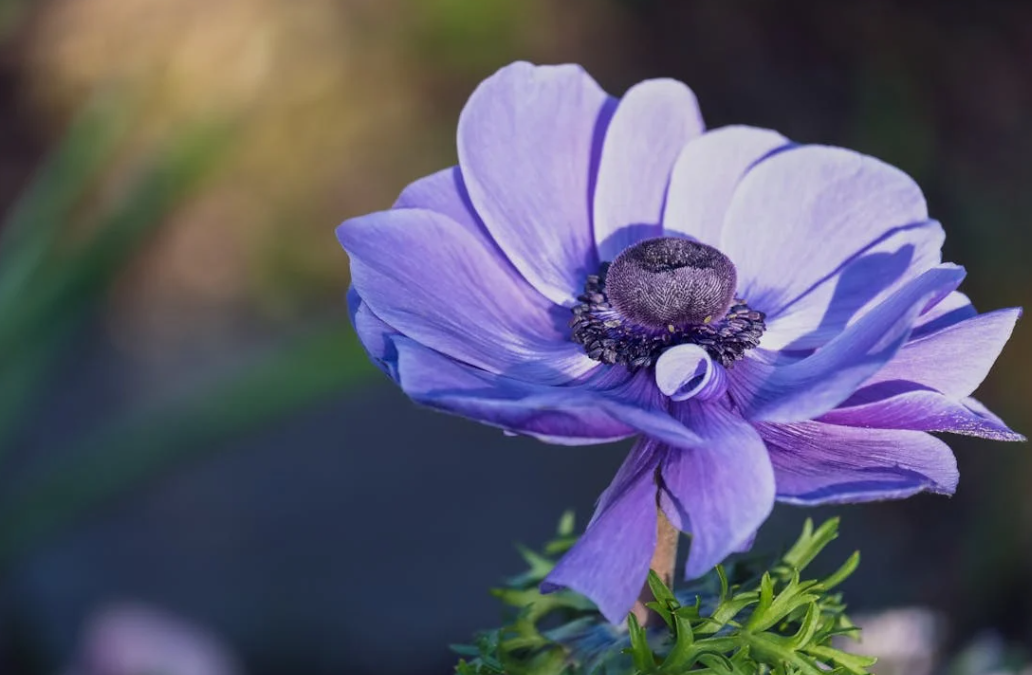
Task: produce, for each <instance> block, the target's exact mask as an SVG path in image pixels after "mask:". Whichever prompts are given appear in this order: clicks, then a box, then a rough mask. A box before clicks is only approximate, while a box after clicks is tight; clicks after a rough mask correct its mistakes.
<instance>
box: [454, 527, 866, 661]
mask: <svg viewBox="0 0 1032 675" xmlns="http://www.w3.org/2000/svg"><path fill="white" fill-rule="evenodd" d="M572 532H573V519H572V516H571V515H570V514H567V515H565V516H564V517H563V520H562V522H561V523H560V528H559V536H558V538H557V539H556V540H554V541H552V542H550V543H549V544H547V545H546V546H545V548H544V550H543V552H542V553H537V552H534V551H529V550H526V549H524V550H522V551H521V552H522V553H523V557H524V558H525V559H526V561H527V562H528V564H529V565H530V569H529V570H528V571H527V572H525V573H524V574H521V575H520V576H518V577H515V578H512V579H509V580H508V581H507V582H506V584H505V585H504V586H503V587H502V588H499V589H495V590H494V591H493V593H494V595H495V596H496V597H498V598H499V599H500V600H502V601H503V602H504V603H505V604H507V605H509V606H511V607H513V608H515V609H516V613H515V616H514V618H513V620H512V621H511V622H510V623H508V624H507V625H505V626H503V627H502V628H499V629H497V630H492V631H486V632H482V633H480V634H478V635H477V637H476V640H475V642H474V644H472V645H461V646H456V647H453V649H455V651H457V652H458V653H459V654H460V655H462V656H463V657H465V658H464V659H463V660H460V662H459V664H458V666H457V667H456V672H457V673H458V675H501V674H505V675H625V674H631V673H633V674H634V675H651V674H656V675H660V674H663V675H666V674H669V675H676V674H679V673H712V674H713V675H767V674H770V675H828V674H831V675H847V674H848V675H868V670H867V669H868V667H869V666H870V665H872V664H873V663H874V659H873V658H870V657H866V656H859V655H857V654H854V653H850V652H846V651H842V650H841V649H839V648H837V647H836V646H833V644H832V639H833V638H834V637H836V636H840V635H844V636H849V637H852V638H856V637H858V633H859V631H858V629H857V628H856V627H855V626H854V625H853V624H852V623H851V622H850V620H849V618H848V617H847V616H846V614H845V604H844V603H843V601H842V595H841V593H838V592H835V588H836V587H837V586H838V585H839V584H840V583H841V582H842V581H843V580H844V579H846V578H847V577H848V576H849V575H850V574H851V573H852V572H853V571H854V570H855V569H856V567H857V565H858V564H859V561H860V556H859V553H854V554H853V555H852V556H850V558H849V559H848V560H847V561H846V562H845V563H844V564H843V565H842V566H841V567H840V568H839V569H838V570H837V571H835V572H834V573H833V574H831V575H830V576H827V577H824V578H819V579H805V580H804V579H803V572H804V571H805V570H806V569H807V567H808V566H809V564H810V563H811V562H812V561H813V560H814V558H815V557H817V555H818V554H819V553H820V552H821V551H822V549H824V547H825V546H827V545H828V543H829V542H831V541H832V540H833V539H835V538H836V537H837V536H838V519H831V520H828V521H827V522H825V523H824V524H822V525H821V526H820V527H818V528H816V529H815V528H814V526H813V522H812V521H810V520H807V521H806V524H805V526H804V528H803V532H802V534H801V535H800V537H799V539H798V540H797V541H796V543H795V544H794V545H793V546H792V547H791V548H790V549H789V550H788V551H787V552H786V553H785V554H784V555H783V556H781V557H780V558H778V559H774V560H772V561H768V562H769V563H770V564H767V565H762V566H760V565H759V564H758V563H759V561H758V560H757V559H755V558H753V559H743V560H741V561H739V562H737V563H734V564H732V565H730V566H728V567H727V568H725V567H724V566H717V567H716V569H714V570H713V571H712V572H710V574H708V575H707V576H706V577H704V578H702V579H700V580H697V581H695V582H692V583H691V584H690V585H688V586H686V587H685V588H684V589H679V590H678V591H677V592H676V593H675V592H673V591H671V590H670V589H669V588H668V587H667V586H666V585H665V584H664V583H663V582H662V581H661V580H660V578H659V577H658V576H657V575H656V574H654V573H651V572H650V576H649V581H648V583H649V586H650V588H651V590H652V594H653V596H654V597H655V600H654V602H651V603H649V605H648V606H649V608H650V609H651V610H652V611H653V612H655V613H656V614H657V615H658V616H659V617H660V618H661V619H662V624H663V625H662V626H660V627H658V628H646V627H643V626H641V625H639V623H638V621H637V620H636V619H635V617H634V616H633V615H629V616H628V618H627V624H626V626H625V627H615V626H611V625H609V624H608V623H606V621H605V619H603V618H602V616H601V615H600V614H599V613H598V611H597V609H595V607H594V605H592V604H591V602H590V601H588V600H587V599H585V598H584V597H582V596H580V595H577V594H575V593H573V592H569V591H563V592H559V593H553V594H549V595H542V594H541V593H539V592H538V590H537V587H538V584H539V583H540V582H541V580H542V579H543V578H544V577H545V575H547V574H548V572H549V571H550V570H551V569H552V567H553V566H554V564H555V562H554V560H555V558H556V557H558V556H559V555H561V554H562V553H564V552H565V551H567V550H568V549H569V548H570V547H571V546H572V545H573V543H574V542H575V541H576V537H574V536H573V534H572ZM762 568H766V569H762Z"/></svg>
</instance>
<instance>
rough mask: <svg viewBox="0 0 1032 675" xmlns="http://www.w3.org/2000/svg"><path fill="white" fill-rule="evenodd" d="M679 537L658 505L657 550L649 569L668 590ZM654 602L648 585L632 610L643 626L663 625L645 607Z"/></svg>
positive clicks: (660, 619)
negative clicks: (646, 604)
mask: <svg viewBox="0 0 1032 675" xmlns="http://www.w3.org/2000/svg"><path fill="white" fill-rule="evenodd" d="M679 535H680V532H678V531H677V528H676V527H674V526H673V525H672V524H671V523H670V520H669V519H668V518H667V517H666V514H664V513H663V509H662V508H659V505H658V504H657V505H656V550H655V551H653V553H652V562H651V563H649V568H650V569H651V570H652V571H653V572H655V573H656V574H657V575H659V578H660V579H662V580H663V583H664V584H666V585H667V587H668V588H669V587H671V585H672V582H673V580H674V566H675V564H676V562H677V539H678V536H679ZM653 600H655V597H653V595H652V590H651V589H650V588H649V585H648V583H646V584H645V586H644V587H643V588H642V589H641V595H639V596H638V601H637V602H635V603H634V607H633V608H631V612H633V613H634V618H636V619H637V620H638V623H639V624H641V625H642V626H659V625H662V624H663V619H662V618H661V617H660V616H659V615H658V614H656V613H655V612H653V611H652V610H650V609H649V608H648V607H646V606H645V603H647V602H652V601H653Z"/></svg>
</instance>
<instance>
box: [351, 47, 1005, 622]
mask: <svg viewBox="0 0 1032 675" xmlns="http://www.w3.org/2000/svg"><path fill="white" fill-rule="evenodd" d="M458 156H459V164H458V166H455V167H452V168H449V169H445V170H443V171H440V172H438V173H435V174H433V175H431V176H427V177H425V178H422V179H420V180H417V181H416V182H414V183H412V184H411V185H409V186H408V187H407V188H405V190H404V191H403V192H402V193H401V196H400V197H399V198H398V200H397V202H396V203H395V204H394V206H393V208H391V209H390V210H387V211H382V212H379V213H373V214H370V215H366V216H361V217H359V218H354V219H351V220H348V221H346V222H345V223H344V224H342V225H341V226H340V227H339V228H338V230H337V236H338V237H339V239H340V242H341V244H342V245H343V246H344V248H345V249H346V251H347V253H348V255H349V256H350V259H351V278H352V288H351V290H350V292H349V303H350V309H351V314H352V320H353V322H354V325H355V329H356V331H357V332H358V335H359V337H360V338H361V341H362V343H363V344H364V345H365V348H366V350H367V351H368V352H369V355H370V357H371V358H372V359H373V360H374V361H375V362H376V363H377V364H378V365H379V366H380V367H381V369H382V370H383V371H384V372H385V373H386V374H387V375H388V376H389V377H390V378H391V379H392V380H394V381H395V382H396V383H397V384H398V385H399V386H400V387H401V388H402V389H403V390H404V391H405V393H406V394H408V395H409V396H410V397H411V398H412V399H413V400H415V401H417V402H419V403H421V404H424V405H427V406H430V407H432V408H436V409H438V410H443V411H447V412H450V413H455V414H458V415H462V416H464V417H469V418H472V419H475V420H478V421H480V422H483V423H486V424H490V425H493V426H496V427H500V428H502V429H503V430H505V431H506V432H508V433H516V434H525V435H529V436H534V437H536V438H539V439H541V440H544V441H546V442H549V443H560V444H571V445H573V444H588V443H607V442H610V441H616V440H619V439H623V438H628V437H631V436H635V437H637V441H636V444H635V445H634V447H633V449H632V450H631V453H630V455H629V457H628V458H627V460H626V461H625V463H624V464H623V466H622V468H621V469H620V470H619V472H618V473H617V475H616V477H615V479H614V480H613V482H612V484H611V485H610V487H609V488H608V489H607V490H606V491H605V492H604V493H603V494H602V496H601V497H600V499H599V501H598V505H597V509H596V512H595V514H594V517H593V519H592V520H591V522H590V524H589V525H588V527H587V530H586V531H585V533H584V535H583V536H582V537H581V539H580V540H579V542H578V543H577V545H576V546H575V547H574V548H573V549H571V550H570V551H569V553H567V554H566V556H565V557H564V558H562V560H560V562H559V564H558V565H557V566H556V567H555V569H554V570H553V571H552V573H551V574H550V575H549V577H548V579H547V580H546V582H545V584H544V585H543V588H544V590H546V591H547V590H551V589H555V588H560V587H567V588H572V589H574V590H576V591H578V592H580V593H582V594H584V595H586V596H588V597H589V598H591V599H592V600H593V601H594V602H595V603H596V604H597V605H598V607H599V608H600V610H601V611H602V613H603V614H604V615H605V616H606V617H607V618H608V619H609V620H610V621H613V622H617V621H620V620H622V619H623V618H624V617H625V616H626V613H627V611H628V610H629V609H630V607H631V606H632V604H633V603H634V601H635V599H636V598H637V596H638V594H639V592H640V590H641V588H642V585H643V583H644V581H645V579H646V576H647V573H648V569H649V562H650V558H651V555H652V552H653V550H654V547H655V544H656V537H657V518H658V510H659V509H661V510H662V512H663V513H664V514H665V515H666V517H667V518H668V519H669V520H670V521H671V523H673V524H674V525H675V526H676V527H677V528H678V529H680V530H681V531H684V532H687V533H690V534H691V548H690V552H689V557H688V562H687V568H686V570H685V572H686V574H687V576H688V577H695V576H698V575H701V574H703V573H705V572H706V571H707V570H709V569H710V568H711V567H713V566H714V565H715V564H717V563H719V562H720V561H721V560H722V559H724V558H725V557H726V556H727V555H728V554H730V553H732V552H734V551H736V550H741V549H743V548H746V547H747V546H748V545H749V542H750V541H751V539H752V537H753V535H754V533H755V532H756V530H757V528H758V527H759V526H760V525H761V524H762V523H763V521H764V520H765V519H766V518H767V516H768V514H769V513H770V511H771V508H772V506H773V504H774V502H775V501H782V502H789V503H793V504H803V505H813V504H827V503H841V502H860V501H868V500H876V499H895V498H901V497H907V496H909V495H913V494H915V493H917V492H920V491H931V492H938V493H945V494H949V493H952V492H953V491H954V489H955V488H956V485H957V477H958V476H957V465H956V460H955V459H954V456H953V454H952V452H951V451H950V449H949V448H948V447H947V446H946V444H945V443H943V442H942V441H941V440H939V439H938V438H936V437H934V436H932V435H930V434H929V433H926V432H930V431H949V432H954V433H960V434H967V435H972V436H980V437H984V438H992V439H997V440H1020V439H1021V436H1020V435H1018V434H1016V433H1015V432H1013V431H1011V430H1010V429H1009V428H1008V427H1007V426H1006V425H1005V424H1004V423H1003V422H1002V421H1001V420H1000V419H999V418H998V417H996V416H995V415H993V414H992V413H991V412H989V411H988V410H987V409H986V408H985V407H984V406H982V405H981V404H979V403H978V402H977V401H976V400H975V399H973V398H971V397H970V395H971V393H972V392H973V391H974V390H975V388H976V387H977V386H978V385H979V383H981V382H982V380H983V379H984V378H985V376H986V374H987V373H988V371H989V369H990V367H991V366H992V365H993V363H994V361H995V360H996V358H997V356H998V355H999V353H1000V351H1001V349H1002V348H1003V346H1004V344H1005V343H1006V342H1007V339H1008V338H1009V336H1010V334H1011V331H1012V329H1013V327H1014V323H1015V321H1016V320H1017V318H1018V316H1019V315H1020V310H1019V309H1005V310H999V311H995V312H990V313H988V314H977V313H976V312H975V310H974V308H973V307H972V305H971V302H970V301H969V300H968V298H967V297H966V296H964V295H962V294H961V293H959V292H958V291H957V290H956V288H957V287H958V285H959V284H960V282H961V280H962V279H963V277H964V270H963V268H961V267H958V266H956V265H952V264H949V263H943V262H942V259H941V254H940V249H941V246H942V243H943V239H944V234H943V229H942V227H941V226H940V225H939V223H938V222H936V221H934V220H931V219H930V218H929V216H928V212H927V207H926V204H925V199H924V197H923V196H922V194H921V190H920V189H919V188H918V186H917V185H916V184H915V183H914V181H913V180H911V179H910V178H909V177H908V176H907V175H906V174H904V173H903V172H902V171H900V170H898V169H896V168H894V167H892V166H889V165H887V164H885V163H883V162H881V161H878V160H877V159H873V158H871V157H867V156H865V155H862V154H859V153H856V152H852V151H850V150H845V149H842V148H834V147H827V146H818V145H799V144H795V143H792V142H790V141H788V140H787V139H786V138H784V137H783V136H781V135H780V134H778V133H776V132H774V131H769V130H766V129H757V128H752V127H745V126H730V127H722V128H718V129H713V130H709V131H707V130H706V129H705V127H704V125H703V121H702V118H701V115H700V113H699V109H698V106H697V103H696V98H695V95H694V94H693V93H692V92H691V90H689V89H688V88H687V87H686V86H685V85H683V84H681V83H680V82H677V81H674V80H668V79H660V80H648V81H645V82H642V83H640V84H637V85H635V86H634V87H632V88H631V89H630V90H629V91H627V93H626V94H625V95H624V96H623V98H621V99H619V100H617V99H615V98H613V97H611V96H609V95H607V94H606V92H605V91H603V90H602V89H601V88H600V87H599V85H598V84H596V83H595V81H594V80H593V79H592V78H591V77H590V76H589V75H588V74H587V73H585V72H584V71H583V70H582V69H581V68H579V67H577V66H573V65H562V66H541V67H538V66H534V65H531V64H529V63H514V64H512V65H509V66H507V67H505V68H502V69H501V70H500V71H498V72H497V73H495V74H494V75H492V76H491V77H489V78H488V79H487V80H485V81H484V82H483V83H481V84H480V85H479V86H478V87H477V89H476V91H474V93H473V95H472V96H471V97H470V99H469V101H468V103H467V104H466V106H465V108H464V109H463V111H462V114H461V116H460V118H459V127H458Z"/></svg>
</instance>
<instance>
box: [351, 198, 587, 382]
mask: <svg viewBox="0 0 1032 675" xmlns="http://www.w3.org/2000/svg"><path fill="white" fill-rule="evenodd" d="M337 236H338V238H339V239H340V241H341V244H343V246H344V248H345V250H347V252H348V255H349V256H350V258H351V279H352V283H353V285H354V287H355V289H356V290H357V291H358V293H359V294H360V295H361V296H362V299H363V301H364V302H366V303H368V304H369V307H370V309H372V311H373V313H374V314H376V316H378V317H380V319H382V320H383V321H385V322H386V323H387V324H388V325H390V326H393V327H394V328H396V329H397V330H398V331H399V332H401V333H403V334H405V335H407V336H409V337H411V338H413V339H414V340H417V341H418V342H421V343H423V344H425V345H427V346H428V347H430V348H432V349H435V350H437V351H440V352H443V353H445V354H447V355H449V356H451V357H453V358H456V359H459V360H461V361H464V362H466V363H468V364H470V365H473V366H476V367H478V368H483V369H485V370H490V371H492V372H496V373H504V374H506V375H509V376H512V377H516V378H523V379H530V380H534V381H541V382H565V381H569V380H570V379H571V378H573V377H577V376H580V375H583V374H584V373H586V372H589V371H590V370H592V369H593V368H594V367H595V366H597V365H598V364H597V363H596V362H594V361H591V360H590V359H589V358H588V357H587V355H585V354H584V353H583V351H582V350H581V348H580V347H579V346H577V345H575V344H573V343H572V342H570V340H569V339H568V336H567V332H568V330H567V329H566V328H565V327H560V326H561V324H562V322H563V321H565V315H566V313H565V311H562V310H560V308H557V307H555V306H554V305H552V304H551V303H549V302H548V301H547V300H546V299H545V298H544V297H542V296H541V295H540V294H538V293H537V292H536V291H534V290H533V289H532V288H531V287H530V286H529V285H527V283H526V282H525V281H524V280H523V279H522V278H521V277H520V276H519V274H517V273H516V271H515V270H513V269H512V268H511V267H510V266H509V265H508V264H507V263H506V262H505V261H504V260H501V259H500V258H499V257H498V255H497V254H496V253H495V252H494V251H492V250H491V249H488V248H486V246H485V244H484V243H483V241H481V240H480V239H479V238H478V237H477V236H476V235H475V234H473V233H471V232H470V231H469V230H467V229H465V228H463V227H461V226H459V225H458V224H456V223H455V221H453V220H451V219H450V218H448V217H446V216H444V215H441V214H438V213H435V212H433V211H427V210H424V209H395V210H391V211H384V212H380V213H374V214H370V215H367V216H362V217H360V218H355V219H352V220H349V221H347V222H345V223H344V224H343V225H341V226H340V227H339V228H337ZM557 311H558V312H559V314H562V315H563V316H561V317H560V316H558V315H557Z"/></svg>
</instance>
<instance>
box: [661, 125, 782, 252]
mask: <svg viewBox="0 0 1032 675" xmlns="http://www.w3.org/2000/svg"><path fill="white" fill-rule="evenodd" d="M788 142H789V141H788V139H787V138H785V137H784V136H782V135H781V134H779V133H777V132H775V131H769V130H767V129H757V128H755V127H745V126H730V127H721V128H720V129H714V130H712V131H708V132H706V133H705V134H703V135H702V136H699V137H698V138H695V139H692V140H691V141H689V143H688V144H687V145H686V146H684V148H683V149H682V150H681V152H680V154H679V155H678V157H677V163H676V164H674V170H673V174H672V175H671V177H670V188H669V189H668V191H667V198H666V207H665V209H664V211H663V230H664V231H665V232H667V233H674V234H682V235H685V236H688V237H691V238H693V239H696V240H698V241H701V242H702V243H704V244H709V245H710V246H716V247H718V248H719V247H720V243H721V242H720V236H721V231H722V230H723V227H724V216H725V215H726V214H727V209H728V206H729V205H730V204H731V196H732V194H734V191H735V188H736V187H738V181H739V180H741V178H742V176H744V175H745V172H746V171H748V170H749V167H751V166H752V165H753V164H755V163H756V162H758V161H760V160H761V159H762V158H763V157H765V156H767V155H769V154H770V153H772V152H774V151H775V150H776V149H778V148H780V147H784V146H785V145H787V144H788Z"/></svg>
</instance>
